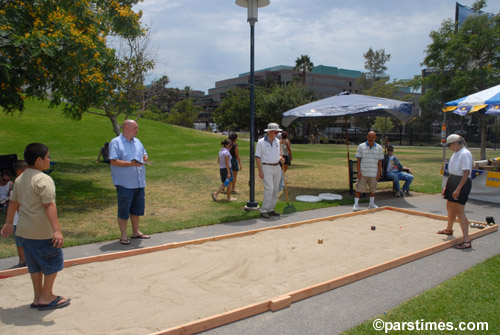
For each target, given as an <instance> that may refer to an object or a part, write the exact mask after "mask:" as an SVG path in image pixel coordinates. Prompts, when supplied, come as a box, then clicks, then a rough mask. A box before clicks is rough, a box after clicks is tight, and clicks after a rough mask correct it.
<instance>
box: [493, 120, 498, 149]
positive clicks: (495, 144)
mask: <svg viewBox="0 0 500 335" xmlns="http://www.w3.org/2000/svg"><path fill="white" fill-rule="evenodd" d="M497 122H498V116H495V142H494V145H493V150H497V140H498V133H497V131H498V130H497Z"/></svg>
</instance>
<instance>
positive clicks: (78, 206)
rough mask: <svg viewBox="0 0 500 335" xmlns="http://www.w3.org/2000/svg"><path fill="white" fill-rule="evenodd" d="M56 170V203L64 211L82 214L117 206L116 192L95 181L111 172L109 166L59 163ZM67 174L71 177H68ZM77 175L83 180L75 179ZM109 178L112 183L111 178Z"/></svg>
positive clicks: (54, 176)
mask: <svg viewBox="0 0 500 335" xmlns="http://www.w3.org/2000/svg"><path fill="white" fill-rule="evenodd" d="M56 169H57V172H56V170H54V172H55V173H52V174H51V176H52V178H53V179H54V182H55V184H56V192H57V200H56V201H57V204H58V207H60V208H61V210H62V211H72V212H78V213H81V212H84V211H87V210H89V209H104V208H107V207H109V206H114V205H116V192H115V190H114V189H113V188H105V187H102V186H101V185H99V183H97V182H96V181H95V178H102V176H103V173H104V171H109V165H107V164H92V165H90V164H89V165H84V164H72V163H58V164H57V167H56ZM65 172H67V173H71V175H69V174H68V176H66V175H65V174H64V173H65ZM75 173H77V174H80V175H83V178H81V179H79V178H75V176H74V174H75ZM85 177H87V178H85ZM92 177H93V178H94V179H92ZM108 178H109V181H110V183H111V177H108Z"/></svg>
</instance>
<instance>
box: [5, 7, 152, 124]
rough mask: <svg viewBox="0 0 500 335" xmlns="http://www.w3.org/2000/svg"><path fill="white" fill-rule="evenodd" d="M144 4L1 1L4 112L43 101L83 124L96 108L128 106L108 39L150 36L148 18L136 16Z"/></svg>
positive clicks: (116, 62)
mask: <svg viewBox="0 0 500 335" xmlns="http://www.w3.org/2000/svg"><path fill="white" fill-rule="evenodd" d="M139 1H141V0H3V1H0V106H1V107H2V108H3V109H4V110H5V111H6V112H7V113H13V112H15V111H22V110H23V109H24V99H25V98H26V97H37V98H41V99H48V100H49V101H50V103H51V106H55V105H60V104H62V105H63V110H64V114H65V115H66V116H67V117H71V118H74V119H80V118H81V117H82V114H83V113H84V112H86V111H88V109H89V107H91V106H97V107H102V106H105V105H110V104H111V105H113V106H119V105H125V103H124V102H123V98H124V97H126V94H125V93H123V91H122V92H120V89H119V88H120V87H121V88H123V87H124V86H126V84H125V83H124V82H123V78H122V77H121V76H120V70H118V66H119V65H120V64H119V63H120V59H119V58H118V57H117V55H116V54H115V50H114V49H112V48H110V47H109V46H108V45H107V39H108V38H109V37H110V36H117V37H119V38H125V39H128V40H134V39H135V38H136V37H137V36H141V35H144V30H143V29H142V27H141V22H140V18H141V14H142V13H140V12H139V13H136V12H134V11H133V10H132V6H133V5H135V4H136V3H138V2H139ZM122 65H123V64H122ZM150 66H151V64H150Z"/></svg>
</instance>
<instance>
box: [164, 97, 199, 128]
mask: <svg viewBox="0 0 500 335" xmlns="http://www.w3.org/2000/svg"><path fill="white" fill-rule="evenodd" d="M202 110H203V109H202V108H201V107H200V106H195V105H194V101H193V99H192V98H189V99H184V100H182V101H179V102H178V103H176V104H175V106H174V107H173V108H172V109H171V110H170V112H169V113H168V117H167V120H166V122H167V123H170V124H175V125H178V126H182V127H188V128H194V122H195V121H196V119H197V118H198V114H199V113H200V112H201V111H202Z"/></svg>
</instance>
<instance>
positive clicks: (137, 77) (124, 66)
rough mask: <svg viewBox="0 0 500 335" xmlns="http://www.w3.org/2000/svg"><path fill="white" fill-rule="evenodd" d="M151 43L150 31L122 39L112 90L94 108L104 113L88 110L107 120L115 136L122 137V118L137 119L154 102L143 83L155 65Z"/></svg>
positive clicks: (116, 60)
mask: <svg viewBox="0 0 500 335" xmlns="http://www.w3.org/2000/svg"><path fill="white" fill-rule="evenodd" d="M150 41H151V35H150V30H147V31H146V33H145V34H143V35H139V36H136V37H129V38H126V39H122V40H120V47H119V50H118V52H117V55H116V59H115V68H114V71H113V75H112V76H113V78H114V82H113V83H114V85H113V90H112V91H110V92H108V93H107V95H106V96H105V97H102V99H101V100H100V101H97V102H96V103H95V107H98V108H101V109H102V110H103V112H101V111H95V110H88V111H87V112H88V113H92V114H97V115H100V116H105V117H108V118H109V119H110V121H111V124H112V126H113V131H114V132H115V134H116V135H119V134H120V125H119V123H118V116H119V115H125V118H129V117H134V118H135V119H136V120H138V119H139V118H140V117H141V116H142V113H143V112H144V111H145V110H146V109H147V108H149V106H150V105H151V103H152V100H153V95H152V94H151V93H150V91H149V90H147V88H146V86H145V84H144V81H145V77H146V74H147V72H148V71H149V70H152V69H153V68H154V66H155V61H154V55H153V54H152V53H151V51H150V48H149V44H150ZM167 80H168V78H167Z"/></svg>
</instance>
